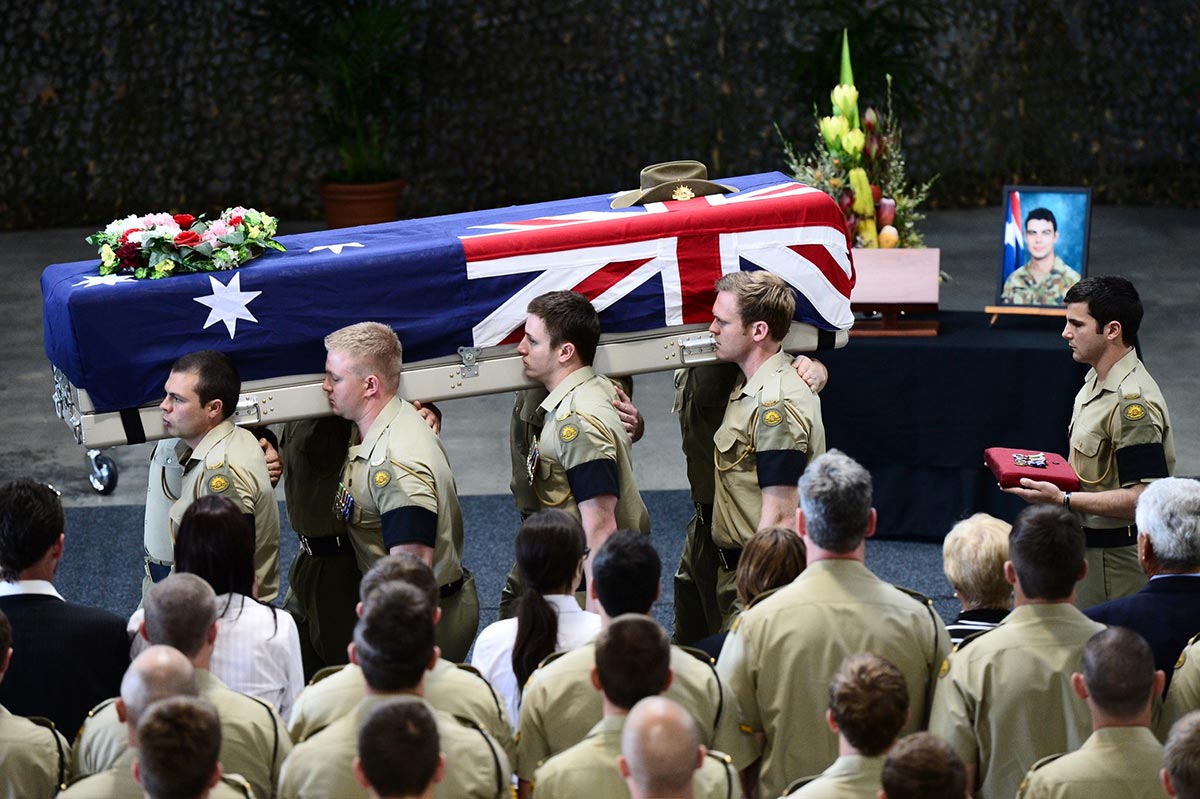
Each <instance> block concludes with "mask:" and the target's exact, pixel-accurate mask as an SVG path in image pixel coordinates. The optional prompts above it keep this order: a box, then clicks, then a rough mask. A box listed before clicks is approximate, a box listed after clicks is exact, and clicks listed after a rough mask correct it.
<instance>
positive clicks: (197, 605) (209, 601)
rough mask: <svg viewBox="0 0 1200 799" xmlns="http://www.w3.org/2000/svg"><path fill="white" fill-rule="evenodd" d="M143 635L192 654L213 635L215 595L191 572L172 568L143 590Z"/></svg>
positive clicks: (185, 653)
mask: <svg viewBox="0 0 1200 799" xmlns="http://www.w3.org/2000/svg"><path fill="white" fill-rule="evenodd" d="M145 612H146V617H145V622H144V623H145V635H146V640H147V641H149V642H150V643H152V644H164V645H166V646H173V647H175V648H176V649H178V650H179V651H180V652H182V653H183V654H184V655H186V656H187V657H188V658H195V657H196V656H197V655H199V654H200V652H201V651H202V650H203V649H204V648H205V646H207V645H211V644H212V643H213V642H214V641H215V639H216V629H217V628H216V624H217V595H216V593H214V592H213V589H212V586H211V585H209V584H208V583H207V582H205V581H204V579H203V578H201V577H197V576H196V575H194V574H186V573H182V572H176V573H175V574H172V575H170V576H169V577H167V579H165V580H163V581H162V582H160V583H155V584H154V586H153V587H151V589H150V590H149V592H147V594H146V601H145Z"/></svg>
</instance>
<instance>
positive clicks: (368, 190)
mask: <svg viewBox="0 0 1200 799" xmlns="http://www.w3.org/2000/svg"><path fill="white" fill-rule="evenodd" d="M404 186H405V182H404V181H403V180H389V181H387V182H385V183H326V184H324V185H323V186H321V200H322V201H323V202H324V203H325V224H326V225H328V226H329V227H330V228H340V227H357V226H358V225H374V224H377V223H379V222H394V221H396V220H397V219H399V218H400V214H399V211H398V210H397V205H398V203H399V200H400V194H401V193H402V192H403V191H404Z"/></svg>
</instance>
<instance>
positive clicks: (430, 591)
mask: <svg viewBox="0 0 1200 799" xmlns="http://www.w3.org/2000/svg"><path fill="white" fill-rule="evenodd" d="M397 582H402V583H408V584H409V585H411V586H412V587H413V588H416V589H417V590H418V591H420V592H421V593H423V594H424V595H425V598H426V599H428V600H429V606H430V608H436V607H437V606H438V600H439V599H440V596H439V593H438V584H437V578H436V577H434V576H433V569H431V568H429V564H427V563H426V562H425V561H423V560H421V559H420V558H418V557H417V556H416V555H412V554H410V553H408V552H399V553H397V554H395V555H385V556H383V557H382V558H380V559H379V560H377V561H375V563H374V564H373V565H372V566H371V568H370V569H369V570H368V571H367V573H366V574H364V575H363V578H362V581H361V582H359V584H358V598H359V599H360V600H362V601H363V602H366V601H368V600H369V599H370V598H371V595H372V594H374V593H375V590H376V589H377V588H379V587H380V586H381V585H390V584H391V583H397Z"/></svg>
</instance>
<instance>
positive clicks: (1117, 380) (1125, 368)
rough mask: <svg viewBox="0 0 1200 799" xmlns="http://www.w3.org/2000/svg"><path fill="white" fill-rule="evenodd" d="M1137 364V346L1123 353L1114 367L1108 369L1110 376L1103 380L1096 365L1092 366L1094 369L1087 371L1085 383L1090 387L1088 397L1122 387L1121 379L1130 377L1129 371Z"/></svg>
mask: <svg viewBox="0 0 1200 799" xmlns="http://www.w3.org/2000/svg"><path fill="white" fill-rule="evenodd" d="M1137 364H1138V357H1137V349H1136V348H1135V349H1131V350H1129V352H1127V353H1125V354H1124V355H1122V356H1121V359H1120V360H1119V361H1117V362H1116V363H1114V364H1113V365H1112V368H1111V369H1109V370H1108V376H1106V377H1105V378H1104V379H1103V380H1099V379H1097V378H1098V377H1099V375H1097V374H1096V369H1095V367H1092V370H1091V371H1090V372H1088V373H1087V377H1086V378H1085V385H1087V386H1088V387H1089V388H1090V390H1089V391H1088V399H1091V398H1093V397H1095V396H1097V395H1099V394H1101V393H1102V392H1104V391H1117V390H1118V389H1120V388H1121V381H1122V380H1124V379H1125V378H1127V377H1129V373H1130V372H1132V371H1133V370H1134V369H1135V368H1136V367H1137Z"/></svg>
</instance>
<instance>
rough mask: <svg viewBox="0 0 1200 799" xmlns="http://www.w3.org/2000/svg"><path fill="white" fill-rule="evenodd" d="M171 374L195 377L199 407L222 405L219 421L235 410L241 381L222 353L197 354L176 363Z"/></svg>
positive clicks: (201, 352) (194, 353)
mask: <svg viewBox="0 0 1200 799" xmlns="http://www.w3.org/2000/svg"><path fill="white" fill-rule="evenodd" d="M171 371H172V372H190V373H192V374H194V375H196V396H198V397H199V398H200V404H201V405H207V404H208V403H210V402H212V401H213V400H215V399H219V400H220V401H221V413H222V414H224V415H223V416H222V417H221V418H223V419H228V418H229V417H230V416H232V415H233V412H234V411H235V410H237V401H238V395H239V394H241V393H242V378H241V375H239V374H238V370H237V367H236V366H234V365H233V361H231V360H229V356H227V355H226V354H225V353H223V352H217V351H216V350H197V351H196V352H189V353H188V354H187V355H184V356H182V357H180V358H178V359H176V361H175V363H173V364H171Z"/></svg>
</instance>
